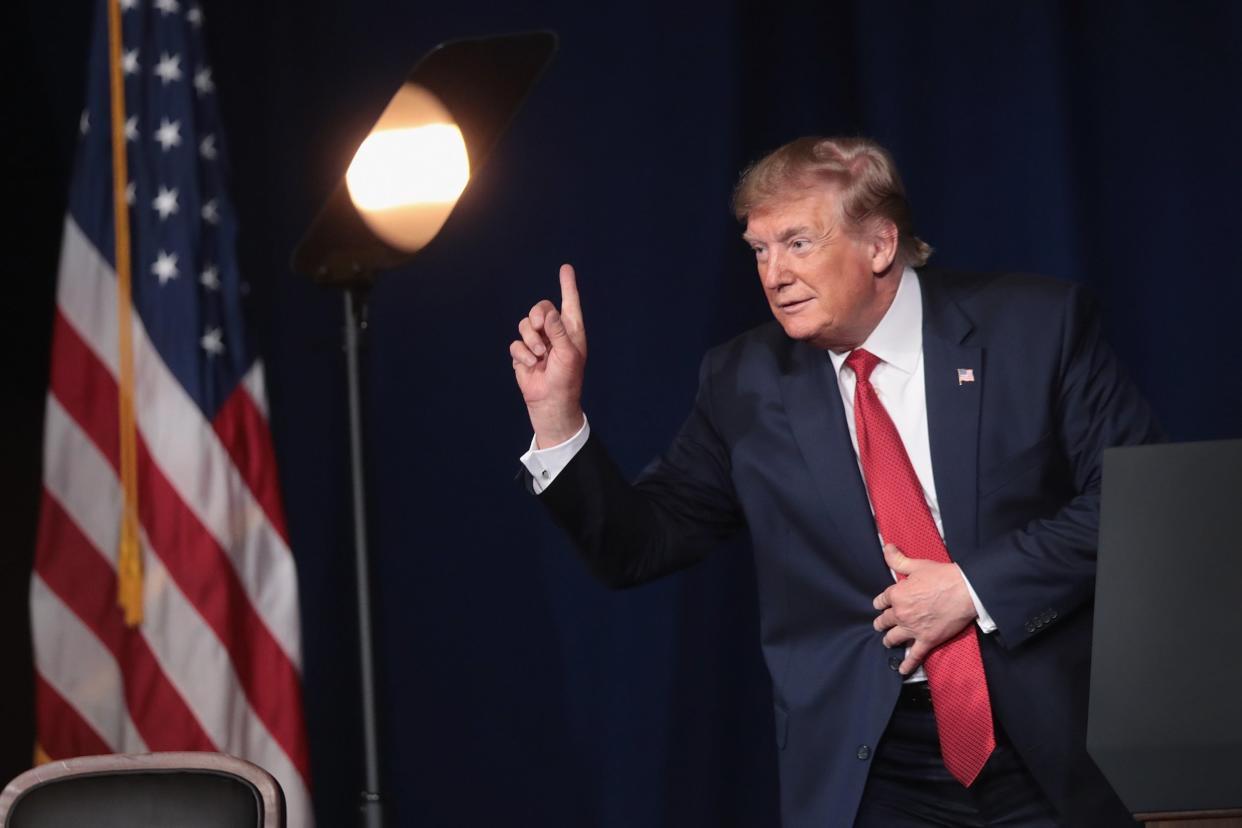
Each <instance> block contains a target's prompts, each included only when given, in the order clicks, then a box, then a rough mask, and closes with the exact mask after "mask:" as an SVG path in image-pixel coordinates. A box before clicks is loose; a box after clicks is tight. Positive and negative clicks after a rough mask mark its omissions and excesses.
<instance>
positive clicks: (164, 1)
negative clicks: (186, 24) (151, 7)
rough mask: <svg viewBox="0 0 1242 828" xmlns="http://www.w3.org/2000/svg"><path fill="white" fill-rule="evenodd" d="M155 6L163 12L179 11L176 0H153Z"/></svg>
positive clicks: (179, 7)
mask: <svg viewBox="0 0 1242 828" xmlns="http://www.w3.org/2000/svg"><path fill="white" fill-rule="evenodd" d="M155 7H156V8H157V9H159V10H160V11H161V12H162V13H164V14H172V13H173V12H178V11H181V6H180V5H178V4H177V0H155Z"/></svg>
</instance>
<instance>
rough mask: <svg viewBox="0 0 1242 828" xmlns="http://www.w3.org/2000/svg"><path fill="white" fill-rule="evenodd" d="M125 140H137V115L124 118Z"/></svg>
mask: <svg viewBox="0 0 1242 828" xmlns="http://www.w3.org/2000/svg"><path fill="white" fill-rule="evenodd" d="M125 140H126V141H137V140H138V116H137V115H130V116H129V117H128V118H126V119H125Z"/></svg>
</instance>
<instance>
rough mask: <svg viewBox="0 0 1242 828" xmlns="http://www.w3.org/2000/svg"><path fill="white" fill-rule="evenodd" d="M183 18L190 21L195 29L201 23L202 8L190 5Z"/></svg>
mask: <svg viewBox="0 0 1242 828" xmlns="http://www.w3.org/2000/svg"><path fill="white" fill-rule="evenodd" d="M185 19H186V20H188V21H190V25H191V26H193V27H194V28H196V29H197V28H198V27H199V26H201V25H203V10H202V9H201V8H199V7H198V6H190V10H189V11H188V12H186V13H185Z"/></svg>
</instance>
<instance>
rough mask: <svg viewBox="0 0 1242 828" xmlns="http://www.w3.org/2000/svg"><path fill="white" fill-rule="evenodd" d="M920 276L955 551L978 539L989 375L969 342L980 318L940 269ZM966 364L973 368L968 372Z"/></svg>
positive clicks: (932, 426)
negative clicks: (952, 294)
mask: <svg viewBox="0 0 1242 828" xmlns="http://www.w3.org/2000/svg"><path fill="white" fill-rule="evenodd" d="M919 282H920V284H921V285H922V288H923V372H924V377H923V379H924V384H925V387H926V390H927V430H928V437H929V439H930V442H931V460H932V476H933V477H934V478H935V480H936V499H937V500H938V501H939V503H940V517H941V520H942V521H943V523H944V535H945V545H946V546H947V547H948V548H949V554H950V555H953V554H954V550H955V549H958V550H970V549H973V548H974V547H975V545H976V543H977V526H978V523H977V519H976V518H977V515H976V512H977V508H978V496H977V495H978V488H977V486H978V471H979V470H978V455H979V406H980V396H981V394H982V392H983V385H984V383H986V382H987V379H988V378H987V375H986V374H984V372H983V351H982V349H981V348H978V347H974V346H972V345H970V344H968V343H969V341H970V334H971V332H972V331H973V330H974V324H973V323H972V322H971V321H970V319H969V318H968V317H967V316H966V314H965V313H963V312H962V310H961V308H960V307H958V306H957V304H956V303H955V302H953V301H952V300H951V299H950V298H949V297H948V296H947V295H945V290H944V286H943V285H942V284H940V283H939V282H938V280H937V277H936V276H935V275H933V274H928V275H922V276H921V278H920V279H919ZM963 370H964V371H968V372H970V373H969V374H968V375H965V376H962V375H960V374H959V371H963ZM968 378H973V379H968Z"/></svg>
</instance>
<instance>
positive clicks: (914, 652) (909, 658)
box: [897, 641, 931, 676]
mask: <svg viewBox="0 0 1242 828" xmlns="http://www.w3.org/2000/svg"><path fill="white" fill-rule="evenodd" d="M930 652H931V647H928V646H927V645H926V644H924V643H923V642H922V641H915V642H914V646H912V647H911V648H910V652H908V653H906V657H905V660H904V661H902V662H901V666H900V667H898V668H897V672H899V673H901V674H902V675H903V676H908V675H910V674H911V673H913V672H914V671H915V670H917V669H918V667H919V665H920V664H922V663H923V660H924V659H925V658H927V655H928V653H930Z"/></svg>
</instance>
